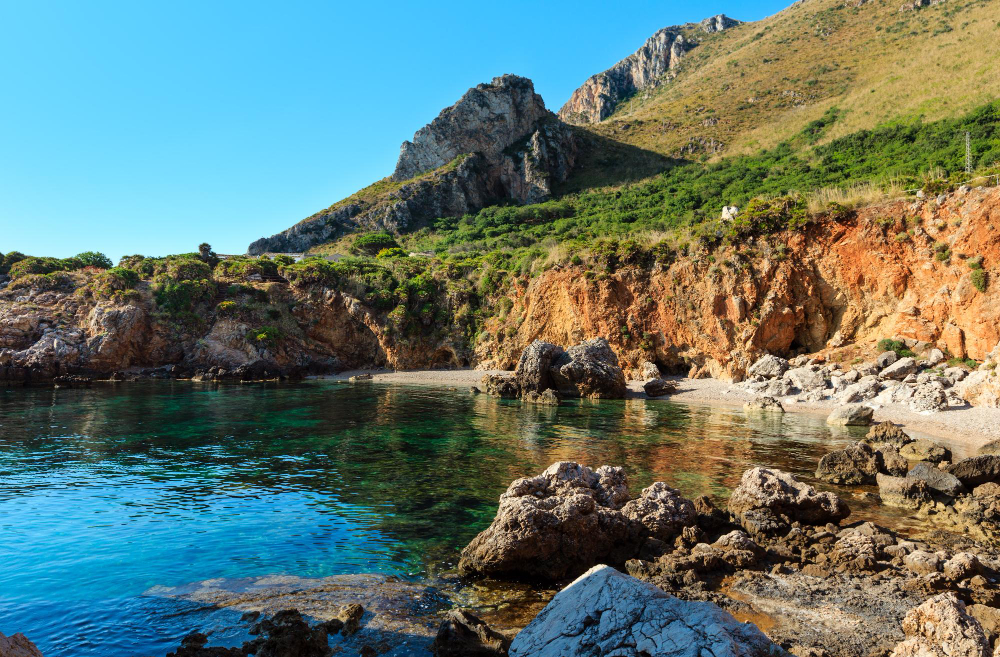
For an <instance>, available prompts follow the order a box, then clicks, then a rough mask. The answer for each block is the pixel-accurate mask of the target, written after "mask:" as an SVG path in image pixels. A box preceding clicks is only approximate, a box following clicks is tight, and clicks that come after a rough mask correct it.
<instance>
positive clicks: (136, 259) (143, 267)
mask: <svg viewBox="0 0 1000 657" xmlns="http://www.w3.org/2000/svg"><path fill="white" fill-rule="evenodd" d="M160 260H162V258H147V257H146V256H144V255H130V256H123V257H122V258H121V260H119V261H118V266H119V267H124V268H125V269H131V270H132V271H134V272H136V273H137V274H139V276H140V277H142V278H152V277H153V272H154V271H155V270H156V263H157V262H158V261H160Z"/></svg>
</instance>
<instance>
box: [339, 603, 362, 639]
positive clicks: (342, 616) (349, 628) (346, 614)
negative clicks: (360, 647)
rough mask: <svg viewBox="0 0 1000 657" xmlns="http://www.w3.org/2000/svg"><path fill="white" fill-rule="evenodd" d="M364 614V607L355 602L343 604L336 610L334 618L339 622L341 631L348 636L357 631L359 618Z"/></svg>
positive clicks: (359, 623)
mask: <svg viewBox="0 0 1000 657" xmlns="http://www.w3.org/2000/svg"><path fill="white" fill-rule="evenodd" d="M364 615H365V608H364V607H362V606H361V605H359V604H357V603H351V604H349V605H344V606H343V607H341V608H340V610H339V611H337V617H336V619H337V620H338V621H340V622H341V624H342V625H341V630H340V631H341V633H342V634H343V635H344V636H350V635H352V634H354V633H355V632H357V631H358V629H359V628H360V625H361V619H362V618H363V617H364Z"/></svg>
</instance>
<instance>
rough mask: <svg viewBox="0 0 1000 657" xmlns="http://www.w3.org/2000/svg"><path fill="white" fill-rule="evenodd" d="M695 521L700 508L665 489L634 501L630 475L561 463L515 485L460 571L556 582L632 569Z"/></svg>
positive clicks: (471, 547) (470, 548) (656, 489)
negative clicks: (604, 567) (605, 567)
mask: <svg viewBox="0 0 1000 657" xmlns="http://www.w3.org/2000/svg"><path fill="white" fill-rule="evenodd" d="M695 517H696V513H695V509H694V505H693V504H692V503H691V502H690V501H689V500H686V499H684V498H683V497H681V496H680V494H679V493H678V492H677V491H675V490H673V489H671V488H669V487H668V486H666V485H665V484H663V483H656V484H653V485H652V486H649V487H648V488H646V489H645V490H643V491H642V494H641V495H640V496H639V497H638V498H636V499H634V500H630V499H629V491H628V482H627V479H626V477H625V471H624V470H623V469H622V468H616V467H609V466H603V467H601V468H598V469H597V470H591V469H590V468H588V467H586V466H582V465H579V464H577V463H570V462H561V463H555V464H553V465H551V466H550V467H549V468H548V469H546V470H545V472H543V473H542V474H541V475H539V476H537V477H530V478H525V479H518V480H516V481H514V482H513V483H512V484H511V485H510V487H509V488H508V489H507V492H505V493H504V494H503V495H502V496H501V497H500V506H499V508H498V509H497V515H496V518H495V519H494V520H493V523H492V524H491V525H490V527H489V528H487V529H486V530H484V531H483V532H482V533H480V534H479V535H478V536H477V537H476V538H475V539H473V541H472V542H471V543H469V545H468V546H466V548H465V549H464V550H462V556H461V559H460V560H459V564H458V567H459V571H460V572H461V573H463V574H466V575H487V576H491V577H500V578H511V579H525V578H529V579H545V580H556V579H559V578H561V577H566V576H572V575H577V574H579V573H580V572H581V571H582V570H584V569H586V568H589V567H590V566H593V565H594V564H597V563H613V564H621V563H624V562H625V561H626V560H628V559H631V558H634V557H636V556H638V555H639V554H640V552H641V551H642V550H643V549H644V547H646V546H647V545H648V544H650V542H653V543H655V542H660V541H669V540H671V539H672V538H673V537H674V536H676V535H677V534H679V533H680V532H681V530H682V529H683V528H684V527H686V526H689V525H692V524H694V522H695Z"/></svg>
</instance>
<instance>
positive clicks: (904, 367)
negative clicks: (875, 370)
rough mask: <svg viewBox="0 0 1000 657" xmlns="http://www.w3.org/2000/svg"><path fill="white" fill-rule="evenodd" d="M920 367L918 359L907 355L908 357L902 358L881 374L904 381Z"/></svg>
mask: <svg viewBox="0 0 1000 657" xmlns="http://www.w3.org/2000/svg"><path fill="white" fill-rule="evenodd" d="M918 369H920V366H919V365H917V361H916V359H914V358H912V357H910V356H907V357H906V358H900V359H899V360H897V361H896V362H895V363H893V364H892V365H890V366H889V367H886V368H885V369H884V370H882V371H881V372H879V376H880V377H882V378H883V379H889V380H892V381H902V380H903V379H905V378H906V377H908V376H910V375H911V374H913V373H915V372H916V371H917V370H918Z"/></svg>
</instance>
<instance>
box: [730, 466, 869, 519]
mask: <svg viewBox="0 0 1000 657" xmlns="http://www.w3.org/2000/svg"><path fill="white" fill-rule="evenodd" d="M728 508H729V512H730V513H732V514H733V515H734V516H736V517H738V518H742V517H745V516H746V515H747V514H752V513H753V512H759V511H766V512H769V513H770V514H773V515H775V516H777V517H779V518H780V517H781V516H784V519H785V520H784V522H785V523H788V522H790V521H795V520H798V521H801V522H804V523H807V524H810V525H822V524H825V523H828V522H834V523H835V522H838V521H840V520H843V519H844V518H846V517H847V516H849V515H851V509H850V508H849V507H848V506H847V505H846V504H845V503H844V502H843V501H842V500H841V499H840V498H839V497H837V496H836V495H834V494H833V493H820V492H817V490H816V489H815V488H813V487H812V486H810V485H809V484H804V483H802V482H800V481H799V480H798V479H796V478H795V477H793V476H792V475H790V474H789V473H787V472H782V471H781V470H771V469H769V468H751V469H750V470H747V471H746V472H744V473H743V478H742V479H741V480H740V485H739V486H738V487H737V488H736V490H734V491H733V494H732V495H731V496H730V497H729V507H728Z"/></svg>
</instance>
